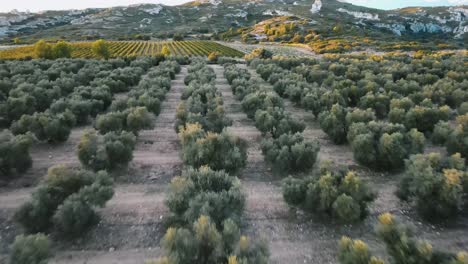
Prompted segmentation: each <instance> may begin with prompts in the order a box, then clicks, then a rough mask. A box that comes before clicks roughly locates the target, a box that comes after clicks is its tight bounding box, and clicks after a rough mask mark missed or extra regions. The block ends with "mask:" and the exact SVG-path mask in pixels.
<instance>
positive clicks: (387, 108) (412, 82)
mask: <svg viewBox="0 0 468 264" xmlns="http://www.w3.org/2000/svg"><path fill="white" fill-rule="evenodd" d="M257 57H258V56H257ZM440 60H441V58H425V59H421V60H413V59H410V60H407V58H404V57H403V58H402V57H389V58H378V59H377V58H373V59H369V58H368V57H364V58H362V57H359V56H358V58H354V57H350V56H343V57H339V56H333V57H330V58H325V59H324V60H323V61H317V60H308V59H278V60H259V59H254V60H251V61H249V63H250V65H251V66H253V67H254V68H255V69H256V70H257V73H258V74H259V75H260V76H261V77H262V79H264V80H266V81H267V82H268V83H269V84H271V85H272V86H273V89H274V90H275V91H276V92H277V93H278V94H279V95H281V96H282V97H284V98H288V99H290V100H291V101H292V102H293V103H296V104H297V105H298V106H301V107H304V108H306V109H307V110H310V111H312V112H313V113H314V114H315V116H316V117H317V119H318V121H319V123H320V126H321V128H322V129H323V130H324V132H325V133H326V134H327V135H328V136H329V137H330V139H331V140H332V141H334V142H335V143H336V144H343V143H349V144H350V145H351V148H352V150H353V153H354V157H355V159H356V161H358V162H359V163H361V164H363V165H366V166H368V167H371V168H374V169H377V170H392V171H394V170H401V169H404V173H403V176H402V177H401V179H400V184H399V188H398V191H397V195H398V197H399V198H400V199H401V200H402V201H407V202H409V203H410V204H412V205H414V206H415V208H416V209H417V211H418V212H419V213H420V215H421V216H423V217H424V218H425V219H427V220H431V221H435V220H446V219H450V218H452V217H454V216H456V215H458V214H459V213H460V212H461V211H462V210H464V209H466V197H467V194H468V188H467V187H468V186H467V184H468V172H467V169H466V159H465V158H466V147H467V145H466V138H467V133H466V131H465V130H466V129H465V128H466V124H465V123H466V122H465V121H466V114H465V113H466V112H465V106H464V101H463V100H459V98H465V97H466V96H467V95H468V94H467V92H466V89H464V88H463V87H464V86H466V85H465V84H466V72H464V71H463V69H461V68H460V67H459V66H458V65H457V59H456V58H455V57H450V56H449V57H447V58H444V59H442V63H441V64H442V65H443V66H441V64H439V63H440V62H438V61H440ZM402 65H404V66H403V67H402ZM393 67H402V68H393ZM411 71H414V72H416V73H414V74H413V73H411ZM428 72H430V73H428ZM464 76H465V77H464ZM436 95H437V96H436ZM454 109H456V111H455V110H454ZM457 113H458V114H459V116H458V117H457V121H456V122H457V125H456V127H453V122H451V121H450V120H451V119H453V117H454V116H455V115H456V114H457ZM425 136H427V137H430V138H431V139H432V141H433V142H434V143H439V144H440V143H442V144H445V145H446V147H447V150H448V152H449V153H451V154H452V155H451V156H448V157H447V156H445V155H443V154H439V153H430V154H425V155H424V154H419V153H422V152H423V150H424V146H425V144H426V143H425ZM283 196H284V198H285V201H286V202H287V203H288V204H290V205H293V206H299V207H301V208H303V209H306V210H309V211H312V212H318V213H320V214H322V215H323V214H324V213H325V215H328V216H331V217H333V218H335V219H338V220H340V221H345V222H347V221H357V220H359V219H362V218H363V217H365V216H366V213H367V208H368V204H369V203H370V202H372V201H373V200H374V199H375V197H376V194H375V193H374V192H373V191H372V190H371V189H370V188H369V186H368V185H367V184H366V183H365V182H363V181H362V180H361V179H359V177H356V175H355V173H353V172H340V173H336V172H335V173H333V172H331V171H330V170H328V169H326V168H320V169H319V176H312V177H302V178H288V179H286V180H285V181H284V185H283ZM428 201H429V202H428ZM376 230H377V231H376V232H377V236H378V238H379V239H380V240H381V241H382V242H384V244H385V245H386V248H387V251H388V255H389V257H390V259H391V263H467V261H468V258H467V255H466V253H463V252H461V253H458V254H452V253H449V252H443V251H436V250H433V248H432V246H431V245H430V244H429V243H427V242H424V241H417V240H416V239H414V238H413V234H412V232H411V229H410V228H409V227H407V226H405V225H403V224H400V223H398V221H397V220H396V219H395V217H394V216H392V215H390V214H383V215H382V216H381V217H380V218H379V224H378V225H377V228H376ZM339 251H340V252H339V261H340V263H346V264H360V263H373V264H377V263H384V261H383V260H381V259H379V258H377V257H374V256H372V255H371V253H370V252H369V250H368V247H367V245H366V244H365V243H364V242H362V241H359V240H356V241H353V240H351V239H349V238H343V239H342V240H341V242H340V249H339Z"/></svg>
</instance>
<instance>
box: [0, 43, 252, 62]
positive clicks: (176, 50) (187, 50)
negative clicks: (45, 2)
mask: <svg viewBox="0 0 468 264" xmlns="http://www.w3.org/2000/svg"><path fill="white" fill-rule="evenodd" d="M71 46H72V58H94V57H95V55H94V54H93V51H92V42H75V43H71ZM163 47H167V48H168V49H169V51H170V52H171V55H173V56H208V55H209V54H210V53H212V52H219V53H220V54H221V56H227V57H241V56H243V55H244V53H242V52H240V51H238V50H236V49H233V48H230V47H227V46H224V45H221V44H219V43H217V42H213V41H200V40H193V41H109V51H110V57H111V58H116V57H136V56H154V55H157V54H160V53H161V51H162V49H163ZM26 57H31V58H34V57H35V52H34V46H21V47H18V48H10V49H5V50H1V49H0V59H21V58H26Z"/></svg>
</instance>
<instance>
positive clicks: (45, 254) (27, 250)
mask: <svg viewBox="0 0 468 264" xmlns="http://www.w3.org/2000/svg"><path fill="white" fill-rule="evenodd" d="M50 256H51V252H50V241H49V238H48V237H47V236H45V235H43V234H35V235H29V236H24V235H19V236H17V237H16V238H15V242H14V243H13V246H12V249H11V256H10V262H11V263H14V264H45V263H47V259H48V258H49V257H50Z"/></svg>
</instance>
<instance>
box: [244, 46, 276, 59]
mask: <svg viewBox="0 0 468 264" xmlns="http://www.w3.org/2000/svg"><path fill="white" fill-rule="evenodd" d="M272 57H273V53H272V52H271V51H269V50H266V49H263V48H258V49H255V50H253V51H252V52H251V53H250V54H248V55H245V59H246V60H252V59H271V58H272Z"/></svg>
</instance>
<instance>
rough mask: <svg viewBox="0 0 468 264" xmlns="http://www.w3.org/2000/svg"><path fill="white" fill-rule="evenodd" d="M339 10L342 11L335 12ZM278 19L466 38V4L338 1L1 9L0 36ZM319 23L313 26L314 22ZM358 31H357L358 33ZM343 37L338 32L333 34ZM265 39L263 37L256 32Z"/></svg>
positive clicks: (325, 27)
mask: <svg viewBox="0 0 468 264" xmlns="http://www.w3.org/2000/svg"><path fill="white" fill-rule="evenodd" d="M337 14H339V15H338V16H337ZM275 17H292V18H294V19H295V20H297V21H301V23H302V24H301V26H302V27H304V28H305V29H306V30H316V31H319V32H325V33H324V35H326V36H333V34H332V33H333V32H332V33H327V31H333V29H334V28H336V27H337V26H339V27H341V28H343V29H344V30H346V31H349V32H350V33H349V35H352V34H358V33H359V32H360V33H359V34H361V35H363V36H364V35H366V34H370V35H376V36H377V35H379V34H380V35H382V36H387V37H391V36H398V37H406V38H409V39H411V38H421V37H422V38H424V37H427V36H431V37H436V38H440V39H444V38H445V39H459V40H460V39H461V40H465V39H466V36H467V35H468V34H467V33H468V22H467V21H468V6H466V5H461V6H450V7H406V8H401V9H393V10H379V9H374V8H368V7H362V6H357V5H353V4H350V3H346V2H341V1H337V0H315V1H314V0H254V1H246V0H197V1H191V2H187V3H185V4H182V5H177V6H167V5H162V4H138V5H131V6H117V7H111V8H88V9H83V10H62V11H43V12H40V13H24V12H10V13H0V39H3V40H4V41H7V40H10V39H12V38H14V37H17V36H21V37H24V38H31V39H38V38H44V37H47V38H51V39H54V38H55V39H61V38H63V39H69V40H81V39H86V38H98V37H102V38H109V39H118V38H125V37H128V36H133V35H135V34H147V35H151V37H160V36H159V35H162V37H163V33H175V32H182V33H186V34H206V33H212V32H214V33H219V32H226V31H227V30H229V29H230V28H248V27H254V26H255V25H256V24H258V23H259V22H262V21H265V20H268V19H271V18H275ZM314 24H315V26H314ZM354 32H358V33H354ZM335 35H337V36H338V35H339V34H335ZM253 37H255V38H261V37H262V36H253Z"/></svg>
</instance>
